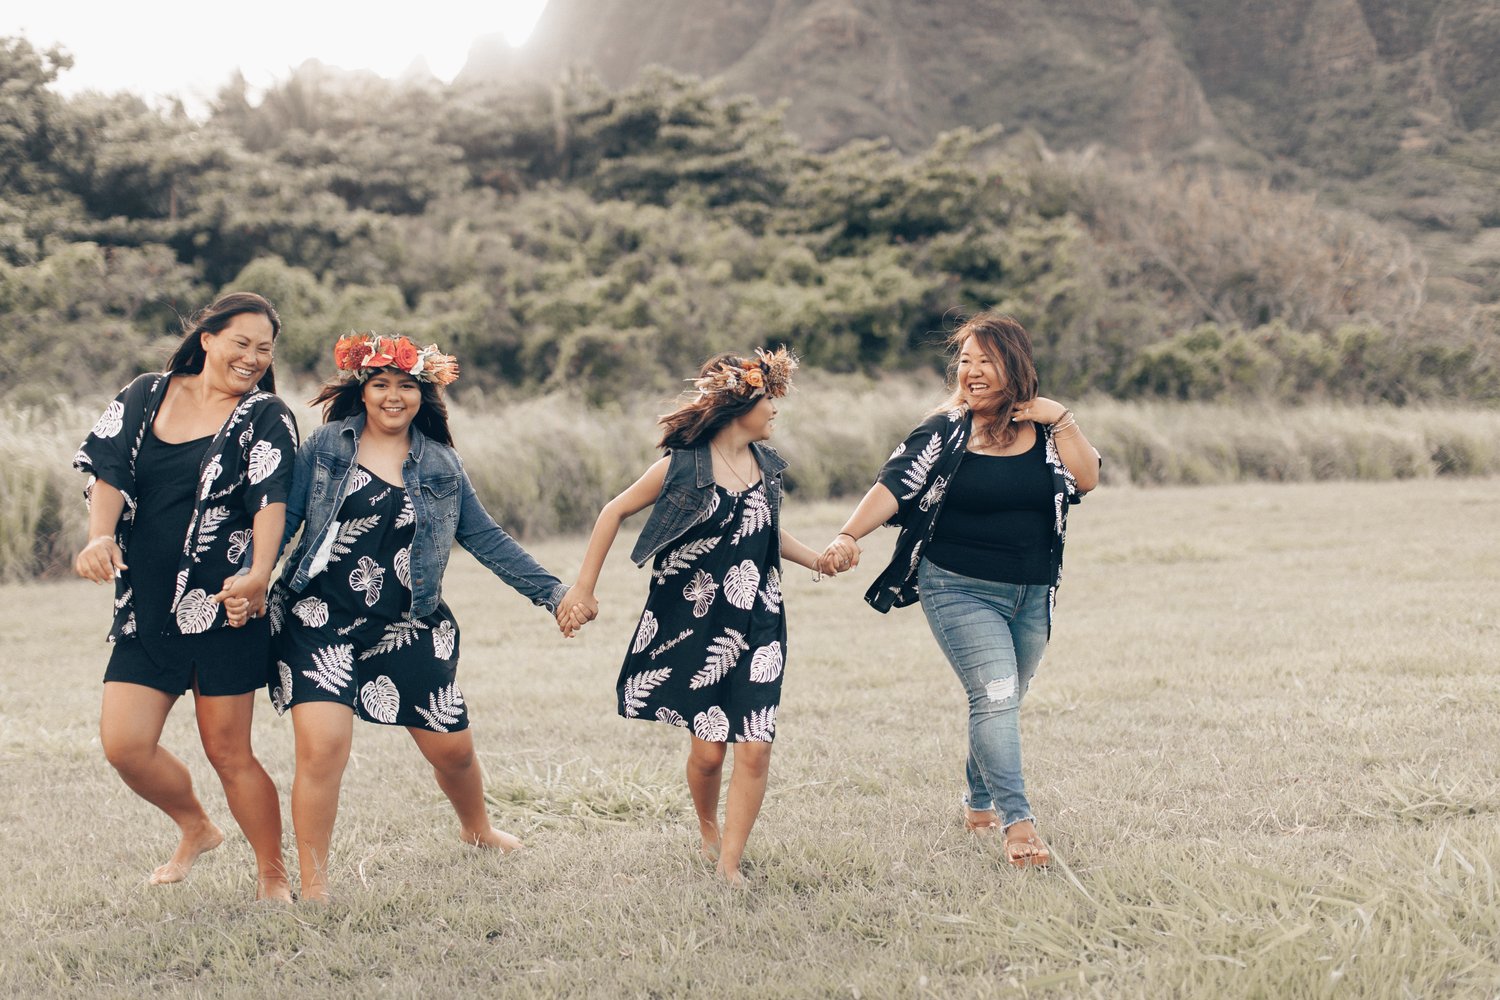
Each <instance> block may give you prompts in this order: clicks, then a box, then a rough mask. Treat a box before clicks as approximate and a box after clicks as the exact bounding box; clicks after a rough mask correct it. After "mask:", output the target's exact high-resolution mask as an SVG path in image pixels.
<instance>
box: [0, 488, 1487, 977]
mask: <svg viewBox="0 0 1500 1000" xmlns="http://www.w3.org/2000/svg"><path fill="white" fill-rule="evenodd" d="M842 513H843V509H842V507H834V506H829V505H815V506H798V505H793V506H791V507H789V508H788V510H787V511H786V520H787V523H788V525H789V527H791V529H792V530H793V531H794V532H795V533H797V534H799V535H800V536H802V537H803V538H804V539H805V540H808V541H810V542H815V543H821V542H822V541H823V540H825V539H826V538H827V536H828V535H830V534H831V533H832V532H833V531H834V530H835V529H836V527H837V525H838V522H839V520H840V519H841V517H842ZM1070 541H1071V544H1070V547H1069V552H1068V568H1067V572H1066V577H1067V579H1066V583H1065V586H1064V588H1063V592H1062V595H1061V601H1060V607H1059V617H1058V625H1057V630H1056V633H1055V636H1054V642H1053V645H1052V648H1051V651H1050V652H1049V654H1048V656H1047V660H1046V662H1045V663H1043V665H1042V668H1041V670H1040V672H1039V674H1038V676H1037V680H1036V682H1035V684H1034V686H1033V688H1032V692H1031V695H1030V697H1029V700H1028V701H1027V703H1026V706H1025V708H1024V710H1023V719H1022V722H1023V731H1024V733H1025V738H1026V749H1027V754H1028V775H1029V779H1030V786H1031V789H1032V801H1033V805H1034V806H1035V808H1036V810H1037V813H1038V816H1039V817H1040V824H1039V825H1040V829H1041V832H1042V834H1043V835H1044V836H1045V837H1047V838H1048V839H1049V841H1050V842H1051V844H1052V847H1053V849H1054V851H1055V853H1056V854H1057V856H1058V857H1059V858H1060V859H1061V863H1059V864H1057V865H1055V866H1054V867H1053V868H1052V869H1051V870H1050V871H1045V872H1044V871H1029V872H1017V871H1013V870H1010V869H1008V868H1007V867H1006V866H1005V865H1004V864H1003V863H1002V862H1001V860H1000V857H999V854H998V851H997V850H996V849H995V847H994V846H993V845H990V844H985V843H981V842H976V841H974V840H972V839H970V838H969V837H968V836H967V835H966V834H965V833H964V832H963V829H962V827H961V825H960V823H959V817H960V813H959V804H958V796H959V792H960V784H961V773H962V756H963V747H964V720H963V708H962V698H961V695H960V691H959V688H958V684H957V681H956V680H955V679H954V678H953V677H952V675H951V673H950V671H949V668H948V667H947V665H946V664H945V663H944V662H943V661H942V659H941V657H940V655H939V654H938V651H937V648H936V646H935V644H934V643H933V641H932V639H931V637H930V635H929V634H928V632H927V627H926V624H925V621H924V619H923V617H922V615H921V612H920V611H918V610H915V609H911V610H907V611H904V612H896V613H893V614H891V615H889V616H886V617H881V616H878V615H876V614H874V613H873V612H871V611H870V610H869V609H868V608H867V607H866V606H865V605H864V604H863V602H862V601H861V600H860V595H861V593H862V591H863V588H864V587H865V585H866V584H867V583H868V581H869V580H870V578H871V576H872V575H873V573H874V571H875V569H876V568H878V567H877V561H878V555H879V552H878V551H877V550H878V549H881V548H884V547H885V546H888V545H889V544H890V542H891V534H890V533H888V532H883V533H881V536H880V537H879V539H878V542H877V544H876V545H874V546H872V548H871V551H870V552H869V553H867V556H866V563H865V565H864V566H863V567H862V568H861V569H860V570H859V571H857V573H856V574H855V575H854V576H853V577H852V578H846V579H841V580H835V581H831V582H828V581H825V582H823V583H819V584H816V585H814V584H813V583H812V582H811V581H810V579H809V577H808V575H807V574H806V573H805V572H803V571H800V570H799V571H796V572H792V573H789V574H788V577H789V578H788V581H787V584H786V593H787V607H788V609H789V615H790V627H791V655H790V659H789V670H788V674H787V680H786V686H785V693H784V701H783V711H782V714H781V716H780V720H779V721H780V724H781V727H780V736H779V738H778V740H777V744H776V747H777V749H776V756H775V758H774V759H773V763H772V770H771V792H770V795H769V797H768V800H767V803H766V808H765V812H764V814H763V815H762V818H761V821H760V824H759V826H758V827H757V829H756V831H755V834H754V836H753V837H752V839H751V843H750V849H749V853H748V859H749V862H750V867H751V869H752V871H753V875H754V882H755V884H754V886H753V888H751V889H750V890H749V891H746V892H735V891H731V890H727V889H725V888H723V887H721V886H720V885H719V884H717V883H716V882H715V881H714V880H713V879H712V878H711V876H710V874H709V872H708V871H707V870H706V869H705V868H704V867H703V866H702V865H701V864H700V863H699V862H698V860H697V857H696V854H695V852H694V844H695V839H694V834H695V829H694V824H693V823H692V817H691V808H690V805H689V802H688V798H687V794H686V790H685V787H684V784H683V781H682V777H681V769H682V761H683V756H684V750H685V748H684V740H685V737H684V736H683V734H682V733H680V732H678V731H675V730H670V729H668V728H666V727H664V726H660V725H655V724H650V725H648V724H636V723H626V722H624V721H622V720H619V719H617V718H615V716H614V702H613V691H612V686H613V682H614V676H615V669H616V667H617V665H618V662H619V658H620V656H621V654H622V652H623V650H624V648H625V645H626V643H627V638H628V635H629V632H630V629H631V627H632V625H633V623H634V618H635V615H636V614H637V612H638V610H639V607H640V604H641V602H642V600H643V598H644V593H645V586H646V578H645V574H644V573H643V572H640V571H636V570H634V569H633V568H631V567H630V566H629V564H628V560H627V559H626V558H625V549H626V547H627V544H626V542H624V541H622V542H621V543H620V544H619V546H618V547H617V550H616V552H615V553H614V556H613V558H612V561H611V564H610V566H609V567H608V568H607V571H606V576H605V579H604V580H603V581H602V584H601V588H600V596H601V599H602V601H603V604H604V610H603V613H602V614H601V616H600V619H599V621H597V622H596V623H595V624H594V625H592V626H590V628H589V629H588V630H586V631H585V633H584V634H583V636H582V637H581V638H580V639H578V640H575V641H573V642H571V643H564V642H562V641H561V640H560V639H558V638H556V637H555V632H553V631H552V629H551V624H550V619H549V618H547V617H546V616H545V614H544V613H542V612H540V611H538V610H536V609H533V608H531V607H529V606H528V605H526V604H524V603H523V602H522V601H520V600H519V599H518V598H516V597H515V596H514V595H512V594H511V593H509V592H508V591H507V590H505V589H504V588H503V587H502V586H501V585H500V584H498V583H497V582H495V581H494V580H493V578H490V577H488V576H487V575H486V574H484V573H483V571H482V570H480V569H479V568H478V567H477V565H476V564H475V563H474V562H473V560H471V559H469V558H468V557H467V556H464V555H461V554H460V555H457V556H455V559H454V563H453V570H452V572H451V573H450V577H449V580H448V587H447V596H448V599H449V601H450V603H451V604H452V605H453V607H454V609H455V611H456V612H457V614H458V617H459V621H460V623H461V625H462V627H463V629H464V633H463V650H464V661H463V667H462V669H461V674H460V679H461V680H462V682H463V686H464V690H465V693H466V696H467V698H468V700H469V703H470V705H471V711H472V713H473V718H474V724H475V729H476V740H477V742H478V745H479V747H480V750H481V753H482V754H483V757H484V763H485V766H486V769H487V771H488V774H489V782H490V788H491V790H492V793H493V798H494V804H495V814H496V817H497V821H498V822H499V824H500V825H501V826H503V827H505V828H508V829H510V830H512V831H514V832H516V833H518V834H520V835H522V836H523V837H524V838H525V839H526V840H527V842H528V845H529V847H528V850H526V851H525V852H522V853H521V854H519V855H516V856H513V857H508V858H500V857H495V856H491V855H481V854H479V853H477V852H475V851H472V850H469V849H466V848H464V847H463V846H462V845H460V844H459V843H458V842H457V839H456V826H455V823H454V821H453V818H452V815H451V812H450V811H449V809H448V807H447V805H446V802H445V801H444V800H443V799H442V797H441V795H440V793H439V792H438V790H437V788H436V786H435V785H434V784H433V782H432V780H431V778H430V776H429V774H428V772H427V771H426V770H425V769H424V767H423V766H422V764H421V762H420V758H419V757H418V755H417V753H416V751H415V749H414V747H412V746H411V745H410V740H409V739H408V738H407V737H406V736H405V735H404V734H403V733H401V732H399V731H388V730H381V729H377V728H376V727H371V726H361V727H360V728H359V729H358V730H357V732H356V739H355V757H354V760H353V762H352V764H351V767H350V770H349V773H348V776H347V779H346V782H345V787H344V798H343V812H342V814H341V816H340V822H339V828H338V830H337V832H336V837H335V852H336V853H335V857H334V877H335V879H336V888H337V890H338V892H339V893H340V900H339V901H338V902H337V903H336V904H335V905H333V906H332V907H330V908H328V909H326V910H319V909H309V908H306V907H295V908H279V907H273V906H260V905H255V904H253V903H251V902H250V897H251V893H252V890H253V877H252V876H253V873H252V865H251V856H250V852H249V849H248V847H247V846H246V845H245V843H244V841H243V839H242V838H241V837H240V836H239V835H238V833H237V832H236V833H233V834H232V835H231V837H230V839H229V840H228V842H227V843H226V845H225V846H224V847H223V848H221V849H220V850H219V851H217V852H216V853H214V854H211V855H209V856H206V857H205V858H204V859H203V861H201V862H200V864H199V866H198V868H197V869H196V870H195V871H194V874H193V877H192V878H191V879H190V880H189V881H188V882H187V883H185V884H183V885H179V886H172V887H158V888H152V887H149V886H147V885H146V884H145V876H146V874H147V873H148V872H149V871H150V869H151V867H152V866H153V865H155V864H157V863H158V862H160V861H161V860H162V859H163V858H164V857H165V856H166V854H167V853H168V852H169V851H170V848H171V845H172V843H173V838H172V836H171V831H170V829H169V825H168V824H167V822H166V821H165V820H164V819H163V818H162V817H161V816H159V815H158V814H155V813H154V812H153V811H152V810H151V809H150V808H149V807H147V806H145V805H144V804H143V803H141V802H140V801H139V800H138V799H136V798H135V797H134V796H133V795H132V794H130V793H129V792H128V791H127V790H126V789H125V788H124V786H123V785H122V784H121V783H120V782H119V781H118V780H117V779H116V777H115V776H114V774H113V772H112V771H111V770H110V768H109V767H108V765H107V764H106V763H105V762H104V760H103V757H102V755H101V753H100V751H99V747H98V744H97V739H96V736H95V724H96V717H97V699H98V693H99V692H98V679H99V675H100V673H101V671H102V668H103V663H104V660H105V647H104V645H103V643H102V635H103V632H104V631H105V628H106V618H107V612H108V607H109V596H108V594H107V593H106V592H105V590H104V589H102V588H98V589H96V588H93V587H91V586H90V585H88V584H83V583H70V582H63V583H48V584H34V585H24V586H23V585H5V586H0V599H3V606H4V608H5V614H4V616H3V624H0V643H3V648H4V650H5V657H4V665H3V666H0V706H3V714H0V780H3V785H0V787H3V788H4V789H5V794H4V796H3V799H0V850H3V860H4V864H5V868H6V871H7V877H6V880H5V891H4V892H3V893H0V915H3V921H4V924H5V926H6V927H7V928H8V933H7V934H6V935H5V939H4V941H3V943H0V994H3V995H8V996H24V997H48V996H100V997H140V996H146V995H151V996H154V997H159V998H162V1000H167V998H180V997H211V996H212V997H217V996H262V995H265V996H270V995H277V996H302V997H313V998H321V997H345V996H351V995H355V996H371V997H376V996H378V997H413V998H414V997H441V996H447V995H462V996H518V997H532V996H536V997H542V996H555V995H584V994H589V995H601V996H612V995H622V996H656V997H671V996H683V995H692V996H705V997H709V996H714V997H717V996H751V995H755V996H769V997H780V996H791V997H824V996H849V997H885V996H933V997H955V996H956V997H967V996H976V997H982V996H1012V995H1015V996H1022V995H1046V996H1082V997H1094V996H1097V997H1162V996H1185V997H1197V996H1208V997H1215V998H1224V997H1276V998H1282V997H1325V996H1326V997H1406V996H1411V997H1417V996H1420V997H1433V996H1458V997H1469V996H1495V995H1497V994H1500V876H1497V872H1496V866H1497V864H1500V824H1497V811H1500V753H1497V748H1500V599H1497V591H1496V582H1495V573H1496V567H1497V566H1500V482H1497V481H1496V480H1493V479H1489V480H1485V479H1449V478H1437V479H1417V480H1408V481H1403V482H1394V483H1299V484H1289V485H1232V486H1204V487H1197V488H1181V487H1173V488H1162V489H1153V490H1143V489H1126V488H1118V489H1112V490H1105V491H1102V492H1100V493H1099V494H1097V495H1095V496H1093V497H1090V498H1089V499H1088V500H1087V501H1086V502H1085V504H1084V505H1083V506H1081V507H1079V508H1078V509H1077V511H1076V514H1075V519H1074V521H1073V532H1072V538H1071V540H1070ZM534 551H535V552H536V553H537V555H538V556H539V557H540V558H541V559H542V561H543V562H544V563H546V564H548V565H550V566H552V567H553V568H554V569H555V570H556V571H557V572H559V573H560V574H564V575H566V574H568V573H570V572H571V571H572V570H573V569H574V568H575V567H576V564H577V559H578V557H579V555H580V554H581V541H580V540H579V539H576V538H558V539H553V540H549V541H546V542H543V543H538V544H537V545H535V546H534ZM258 711H259V716H258V721H257V729H256V738H257V747H258V748H259V751H260V753H261V756H262V758H263V759H264V760H265V762H266V764H267V766H268V767H269V769H270V770H271V772H272V774H273V776H274V777H275V778H276V780H277V782H278V784H279V785H280V787H281V788H282V789H283V792H284V793H285V790H286V789H287V788H288V787H289V784H290V779H291V759H292V742H291V732H290V727H289V725H288V724H287V723H286V722H285V721H283V720H279V719H277V718H276V717H275V715H274V714H273V713H272V712H271V711H270V710H269V708H266V709H265V710H263V711H260V710H258ZM166 741H167V743H168V744H169V745H170V746H172V747H173V748H174V749H177V750H178V751H179V752H181V753H182V754H183V755H184V756H185V757H186V759H187V760H188V761H189V763H190V765H191V766H192V768H193V771H194V774H195V777H196V779H197V780H198V783H199V788H200V791H201V794H202V795H203V797H204V799H205V801H206V803H207V804H208V806H209V809H210V811H211V813H213V815H214V816H215V817H216V818H217V819H219V821H220V822H221V823H223V824H225V825H226V829H230V828H232V823H231V820H230V818H229V816H228V813H227V810H226V809H225V807H224V804H223V797H222V794H221V793H220V791H219V789H218V786H217V783H216V781H215V780H214V779H213V776H212V773H211V771H210V770H209V769H208V768H207V766H206V765H205V764H204V762H203V760H202V754H201V751H199V750H198V748H197V745H196V736H195V734H194V732H193V730H192V719H191V708H190V707H189V706H187V705H184V706H180V707H179V709H178V711H177V712H176V714H175V716H174V718H173V719H172V720H171V721H170V723H169V728H168V733H167V736H166ZM283 798H285V795H283ZM288 839H290V830H289V829H288Z"/></svg>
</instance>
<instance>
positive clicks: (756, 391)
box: [692, 346, 797, 399]
mask: <svg viewBox="0 0 1500 1000" xmlns="http://www.w3.org/2000/svg"><path fill="white" fill-rule="evenodd" d="M796 370H797V356H796V355H795V354H793V353H792V352H791V351H789V350H787V349H786V347H784V346H783V347H778V348H777V349H776V350H775V351H774V352H772V353H767V352H766V351H763V350H761V349H760V348H758V347H757V348H756V349H755V357H754V358H753V359H752V358H747V359H746V360H744V361H740V362H734V361H721V362H719V363H718V364H717V365H714V366H713V368H711V369H709V371H708V373H707V374H706V375H703V376H701V377H699V378H697V379H693V380H692V382H693V387H694V388H695V389H697V390H698V398H699V399H702V398H703V397H705V396H714V395H718V394H719V393H729V394H730V395H733V396H739V397H740V398H742V399H755V398H757V397H759V396H761V395H766V396H769V397H771V398H772V399H777V398H779V397H781V396H785V395H786V394H787V390H788V389H790V388H791V387H792V373H793V372H795V371H796Z"/></svg>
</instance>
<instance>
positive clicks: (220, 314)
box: [166, 292, 281, 392]
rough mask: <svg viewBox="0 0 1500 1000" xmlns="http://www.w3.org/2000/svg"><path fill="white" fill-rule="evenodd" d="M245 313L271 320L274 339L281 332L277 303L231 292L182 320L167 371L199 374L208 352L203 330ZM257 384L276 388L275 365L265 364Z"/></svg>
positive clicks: (211, 330) (216, 327)
mask: <svg viewBox="0 0 1500 1000" xmlns="http://www.w3.org/2000/svg"><path fill="white" fill-rule="evenodd" d="M242 313H259V314H260V315H262V316H264V317H265V318H266V319H268V320H270V322H271V341H272V342H273V343H274V342H275V340H276V338H277V337H279V336H280V335H281V317H280V316H278V315H276V307H275V306H273V305H271V303H270V302H269V301H268V300H266V299H265V298H263V297H262V296H259V295H256V294H255V293H254V292H229V293H227V294H224V295H220V296H219V297H218V298H217V299H214V301H213V302H211V303H209V304H208V305H206V306H204V307H203V308H202V309H199V310H198V311H197V312H195V313H193V315H192V316H189V317H188V318H187V319H186V320H184V321H183V323H182V329H183V331H184V335H183V338H182V343H180V344H178V345H177V350H175V351H173V352H172V356H171V357H170V358H168V359H167V369H166V370H167V371H168V372H171V373H173V374H176V375H196V374H198V373H199V372H201V371H202V370H203V362H204V359H205V354H204V351H203V334H205V333H213V334H217V333H219V332H220V331H222V330H223V329H224V328H225V327H226V326H228V325H229V321H230V320H232V319H234V318H235V317H236V316H239V315H240V314H242ZM257 388H259V389H263V390H265V391H266V392H275V391H276V365H275V363H274V362H273V363H272V364H269V365H267V366H266V373H265V374H264V375H262V376H261V377H260V382H259V383H258V384H257Z"/></svg>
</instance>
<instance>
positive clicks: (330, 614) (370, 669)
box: [268, 467, 469, 733]
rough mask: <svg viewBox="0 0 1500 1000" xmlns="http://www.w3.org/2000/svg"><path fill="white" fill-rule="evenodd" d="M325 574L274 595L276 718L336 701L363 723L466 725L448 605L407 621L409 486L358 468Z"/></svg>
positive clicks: (440, 728) (453, 728) (438, 728)
mask: <svg viewBox="0 0 1500 1000" xmlns="http://www.w3.org/2000/svg"><path fill="white" fill-rule="evenodd" d="M330 537H331V544H330V545H329V547H328V562H327V565H326V566H325V568H324V569H323V570H322V571H321V572H320V573H318V575H317V576H315V577H313V578H312V580H310V581H309V582H308V585H307V587H306V588H304V589H303V590H302V591H301V592H300V593H294V592H292V591H291V590H289V589H287V588H286V587H285V586H283V585H282V584H280V583H278V584H277V585H276V587H275V588H274V590H273V591H272V596H271V605H270V607H269V609H268V617H269V618H270V619H271V631H272V635H273V639H272V642H273V644H274V649H275V657H276V666H275V675H276V676H275V677H273V678H272V680H271V683H270V690H271V703H272V704H273V705H275V706H276V710H277V711H278V712H285V711H286V710H287V709H288V708H289V707H291V706H292V705H296V704H299V703H301V702H307V701H336V702H341V703H343V704H345V705H348V706H350V707H351V708H353V709H354V712H355V714H356V715H358V716H359V717H360V718H361V719H364V720H365V721H367V722H377V723H381V724H384V725H394V726H412V727H415V728H418V729H427V730H430V731H432V732H438V733H449V732H457V731H458V730H461V729H465V728H467V727H468V724H469V718H468V712H467V709H466V708H465V707H464V696H463V692H461V691H460V690H459V688H458V684H457V683H456V681H455V676H456V674H457V672H458V624H457V623H456V622H455V621H454V620H453V614H452V612H450V611H449V610H448V605H447V604H446V603H444V602H442V601H439V602H438V606H437V610H436V611H434V612H433V613H432V614H430V615H428V616H426V617H425V618H413V617H412V616H411V545H412V540H413V539H414V538H415V537H416V514H415V511H414V510H413V509H412V505H411V501H410V499H409V498H408V497H407V494H406V490H404V489H403V488H401V487H400V486H394V485H392V484H390V483H388V482H386V481H385V480H383V479H381V478H379V477H378V476H375V475H373V474H372V473H370V472H369V471H368V470H367V469H365V468H363V467H360V468H357V469H355V471H354V475H353V476H352V478H351V479H350V482H349V491H348V494H347V495H346V496H345V498H344V502H343V504H342V505H341V506H340V508H339V514H338V524H337V528H336V530H335V531H334V532H333V534H332V535H331V536H330Z"/></svg>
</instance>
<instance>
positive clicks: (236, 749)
mask: <svg viewBox="0 0 1500 1000" xmlns="http://www.w3.org/2000/svg"><path fill="white" fill-rule="evenodd" d="M203 756H205V757H207V758H208V763H209V765H210V766H211V767H212V768H213V769H214V771H216V772H217V773H218V774H219V776H220V777H227V776H229V775H233V774H238V773H239V772H241V771H244V770H245V769H247V768H250V767H254V766H255V764H256V761H255V754H254V753H252V752H251V751H250V741H249V740H247V739H244V738H243V737H224V736H204V737H203Z"/></svg>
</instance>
